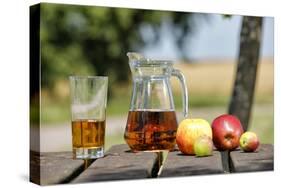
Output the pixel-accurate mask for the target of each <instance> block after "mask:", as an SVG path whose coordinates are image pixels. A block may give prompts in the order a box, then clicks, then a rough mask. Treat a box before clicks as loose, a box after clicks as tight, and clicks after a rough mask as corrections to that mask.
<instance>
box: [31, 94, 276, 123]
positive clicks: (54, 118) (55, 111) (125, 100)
mask: <svg viewBox="0 0 281 188" xmlns="http://www.w3.org/2000/svg"><path fill="white" fill-rule="evenodd" d="M116 96H118V97H115V98H113V99H112V100H109V101H108V104H107V109H106V113H107V116H119V115H124V114H127V112H128V110H129V107H130V96H129V95H128V94H127V95H126V94H122V95H116ZM68 102H69V100H68V99H67V100H49V99H43V100H42V106H41V122H42V123H43V124H52V123H58V122H65V121H68V120H69V119H70V117H71V114H70V105H69V103H68ZM272 102H273V99H272V98H271V97H269V96H268V97H257V98H256V100H255V103H257V104H270V103H272ZM174 103H175V107H176V109H177V110H181V109H182V98H181V96H180V95H175V96H174ZM228 103H229V97H227V96H218V95H190V96H189V108H190V109H192V108H200V107H204V108H205V107H220V106H222V107H225V109H227V106H228ZM32 114H35V115H37V114H36V113H32Z"/></svg>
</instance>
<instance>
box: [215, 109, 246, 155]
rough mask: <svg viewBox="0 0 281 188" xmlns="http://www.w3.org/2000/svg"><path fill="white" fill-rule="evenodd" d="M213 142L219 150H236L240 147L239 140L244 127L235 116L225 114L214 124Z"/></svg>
mask: <svg viewBox="0 0 281 188" xmlns="http://www.w3.org/2000/svg"><path fill="white" fill-rule="evenodd" d="M212 131H213V142H214V145H215V147H216V148H217V149H218V150H222V151H223V150H234V149H236V148H237V147H238V146H239V138H240V136H241V135H242V134H243V132H244V131H243V127H242V125H241V123H240V121H239V119H238V118H237V117H235V116H233V115H229V114H224V115H221V116H219V117H217V118H216V119H214V121H213V122H212Z"/></svg>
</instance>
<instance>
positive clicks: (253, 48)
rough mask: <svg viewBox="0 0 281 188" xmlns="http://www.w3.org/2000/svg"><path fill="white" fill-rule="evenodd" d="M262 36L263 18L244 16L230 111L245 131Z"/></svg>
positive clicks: (250, 107)
mask: <svg viewBox="0 0 281 188" xmlns="http://www.w3.org/2000/svg"><path fill="white" fill-rule="evenodd" d="M261 35H262V17H250V16H244V17H243V21H242V27H241V32H240V48H239V57H238V62H237V71H236V79H235V83H234V87H233V93H232V98H231V101H230V104H229V109H228V111H229V113H230V114H234V115H236V116H237V117H238V118H239V119H240V121H241V123H242V125H243V127H244V130H247V129H248V125H249V120H250V115H251V109H252V104H253V100H254V90H255V84H256V74H257V69H258V62H259V54H260V42H261Z"/></svg>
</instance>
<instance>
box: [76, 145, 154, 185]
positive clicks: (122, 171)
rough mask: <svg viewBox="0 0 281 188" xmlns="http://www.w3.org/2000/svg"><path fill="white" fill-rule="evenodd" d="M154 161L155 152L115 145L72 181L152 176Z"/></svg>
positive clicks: (81, 181)
mask: <svg viewBox="0 0 281 188" xmlns="http://www.w3.org/2000/svg"><path fill="white" fill-rule="evenodd" d="M156 163H157V155H156V154H155V153H148V152H138V153H133V152H131V151H130V149H129V147H128V146H127V145H125V144H121V145H115V146H113V147H111V148H110V149H109V150H108V151H107V152H106V153H105V157H103V158H100V159H97V160H96V161H95V162H94V163H92V164H91V165H90V166H89V167H88V168H87V169H86V170H85V171H84V172H83V173H81V174H80V175H79V176H78V177H77V178H76V179H74V181H72V183H83V182H93V181H107V180H124V179H142V178H149V177H152V176H153V173H154V170H155V169H154V168H155V165H156ZM156 171H157V170H156ZM156 173H157V172H156Z"/></svg>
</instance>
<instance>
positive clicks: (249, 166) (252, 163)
mask: <svg viewBox="0 0 281 188" xmlns="http://www.w3.org/2000/svg"><path fill="white" fill-rule="evenodd" d="M273 163H274V160H273V145H271V144H261V145H260V146H259V148H258V150H257V151H256V152H251V153H249V152H248V153H246V152H243V151H241V150H236V151H232V152H230V166H231V170H232V171H233V172H253V171H269V170H273Z"/></svg>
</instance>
